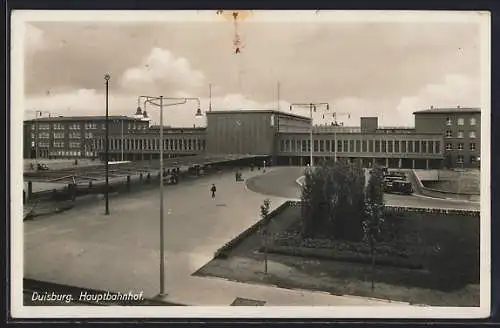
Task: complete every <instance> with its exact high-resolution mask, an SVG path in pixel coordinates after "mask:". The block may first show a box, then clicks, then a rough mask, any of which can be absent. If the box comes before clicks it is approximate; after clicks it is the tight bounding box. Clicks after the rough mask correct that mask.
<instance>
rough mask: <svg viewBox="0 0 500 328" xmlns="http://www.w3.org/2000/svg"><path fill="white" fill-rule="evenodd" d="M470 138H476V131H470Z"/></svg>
mask: <svg viewBox="0 0 500 328" xmlns="http://www.w3.org/2000/svg"><path fill="white" fill-rule="evenodd" d="M469 138H470V139H475V138H476V131H470V132H469Z"/></svg>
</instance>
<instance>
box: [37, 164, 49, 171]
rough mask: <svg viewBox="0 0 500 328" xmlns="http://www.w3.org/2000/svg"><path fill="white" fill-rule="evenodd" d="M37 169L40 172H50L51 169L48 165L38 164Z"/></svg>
mask: <svg viewBox="0 0 500 328" xmlns="http://www.w3.org/2000/svg"><path fill="white" fill-rule="evenodd" d="M36 169H37V170H38V171H48V170H49V167H48V166H47V164H41V163H38V164H37V167H36Z"/></svg>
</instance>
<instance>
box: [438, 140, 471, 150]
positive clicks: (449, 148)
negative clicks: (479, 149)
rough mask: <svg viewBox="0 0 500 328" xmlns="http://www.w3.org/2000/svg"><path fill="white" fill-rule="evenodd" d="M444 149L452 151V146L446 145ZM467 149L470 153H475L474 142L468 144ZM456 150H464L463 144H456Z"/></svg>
mask: <svg viewBox="0 0 500 328" xmlns="http://www.w3.org/2000/svg"><path fill="white" fill-rule="evenodd" d="M445 149H446V150H453V145H452V144H451V143H447V144H446V145H445ZM469 149H470V150H472V151H475V150H476V144H475V143H474V142H471V143H470V144H469ZM457 150H464V144H463V143H458V144H457Z"/></svg>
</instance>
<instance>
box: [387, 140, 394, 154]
mask: <svg viewBox="0 0 500 328" xmlns="http://www.w3.org/2000/svg"><path fill="white" fill-rule="evenodd" d="M387 152H388V153H392V152H394V143H393V141H392V140H387Z"/></svg>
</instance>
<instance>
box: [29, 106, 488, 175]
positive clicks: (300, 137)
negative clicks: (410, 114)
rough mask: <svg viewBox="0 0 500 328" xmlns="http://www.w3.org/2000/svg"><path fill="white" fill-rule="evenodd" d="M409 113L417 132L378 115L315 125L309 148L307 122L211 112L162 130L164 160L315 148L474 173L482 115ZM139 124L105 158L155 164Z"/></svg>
mask: <svg viewBox="0 0 500 328" xmlns="http://www.w3.org/2000/svg"><path fill="white" fill-rule="evenodd" d="M414 115H415V127H414V128H395V127H393V128H383V127H379V126H378V118H377V117H362V118H361V120H360V126H359V127H344V126H331V125H330V126H313V127H312V129H313V142H312V144H311V140H310V130H311V120H310V119H309V118H307V117H303V116H299V115H294V114H290V113H286V112H283V111H271V110H238V111H210V112H207V113H206V116H207V126H206V127H198V128H197V127H193V128H172V127H163V133H164V138H163V150H164V156H165V157H166V158H171V157H179V156H188V155H202V154H210V155H222V154H238V155H255V156H264V157H268V158H269V160H272V162H273V163H275V164H280V165H307V164H309V162H310V151H311V147H312V149H313V158H314V161H315V162H317V161H318V160H320V159H327V158H331V159H333V158H335V157H336V158H337V159H338V160H346V161H350V162H353V161H358V162H360V163H361V164H362V165H363V166H366V167H369V166H372V165H373V164H374V163H378V164H380V165H384V166H387V167H394V168H422V169H425V168H429V169H431V168H441V167H443V166H448V167H464V168H467V167H479V154H480V148H479V145H480V110H479V109H471V108H467V109H462V108H455V109H434V108H431V109H429V110H426V111H419V112H415V113H414ZM131 120H135V119H131ZM450 121H451V122H452V123H451V125H450ZM136 122H137V123H138V124H140V125H141V128H140V129H127V131H126V132H125V133H121V130H120V129H116V128H115V129H111V128H110V133H109V150H108V151H109V153H108V154H109V159H110V160H128V161H137V160H148V159H158V158H159V152H160V140H159V129H160V127H159V126H148V125H149V124H148V122H142V121H140V120H139V121H136ZM32 123H33V122H32ZM44 123H45V122H44ZM56 123H57V122H53V124H56ZM81 124H84V123H83V121H82V122H81ZM127 124H128V123H127ZM131 126H133V125H131ZM49 131H50V130H49ZM104 131H105V130H103V129H101V130H100V131H96V133H95V134H94V135H93V137H92V139H91V142H90V145H91V146H90V147H91V148H90V149H91V152H92V154H96V155H97V156H99V157H100V158H104V152H105V147H104V146H105V144H104V141H105V139H104ZM450 131H451V132H450ZM450 144H451V146H450ZM472 144H475V145H472ZM49 153H50V152H49Z"/></svg>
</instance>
